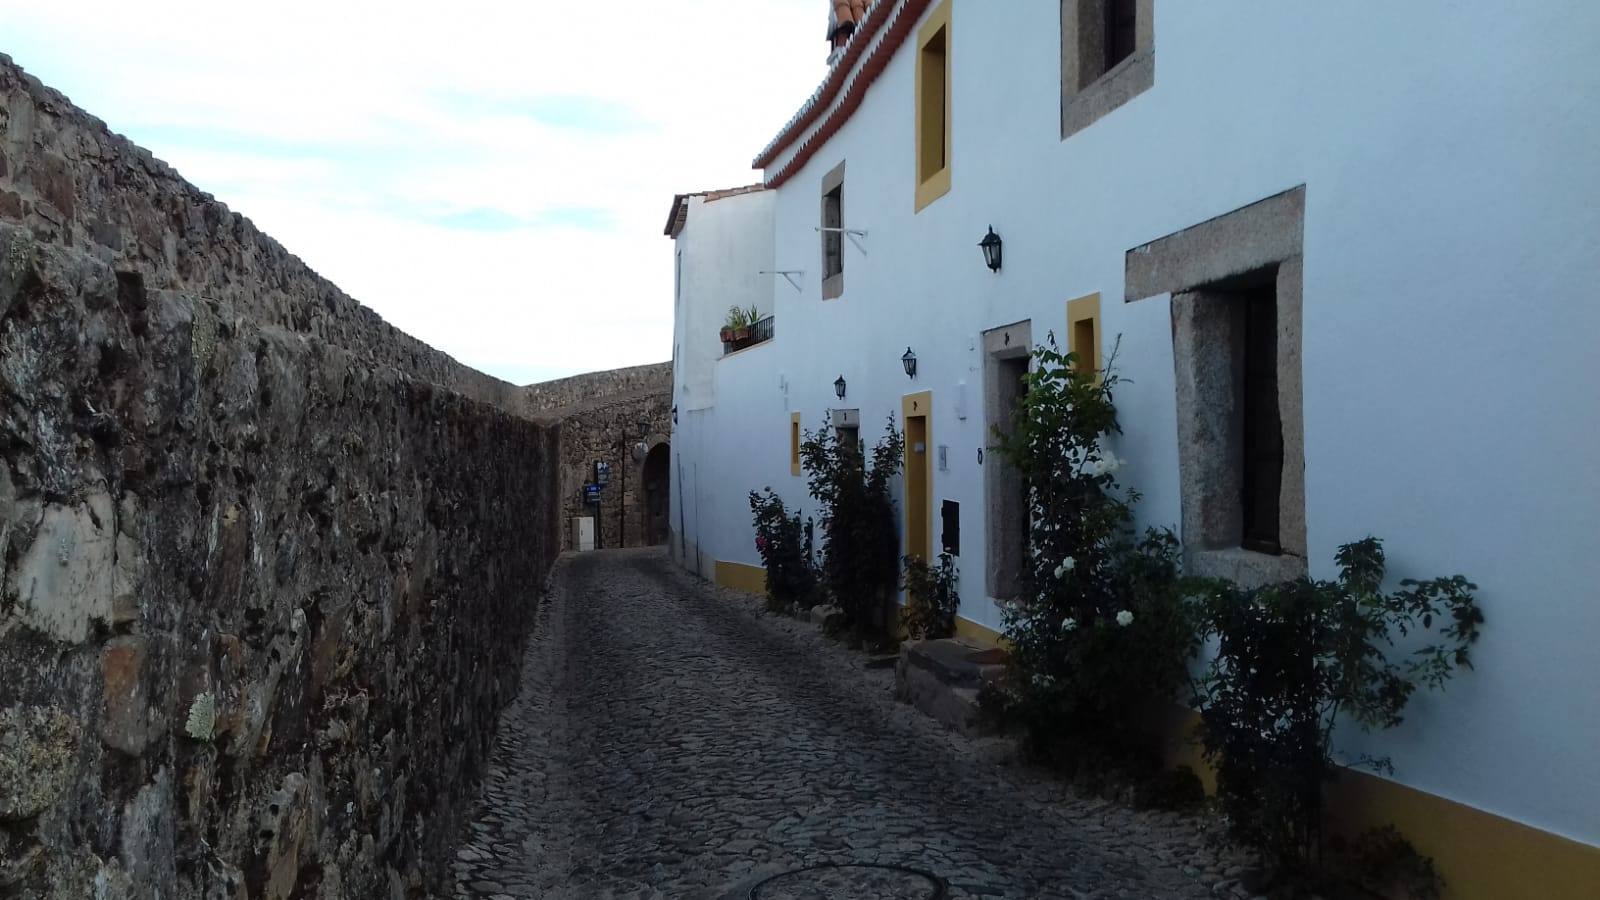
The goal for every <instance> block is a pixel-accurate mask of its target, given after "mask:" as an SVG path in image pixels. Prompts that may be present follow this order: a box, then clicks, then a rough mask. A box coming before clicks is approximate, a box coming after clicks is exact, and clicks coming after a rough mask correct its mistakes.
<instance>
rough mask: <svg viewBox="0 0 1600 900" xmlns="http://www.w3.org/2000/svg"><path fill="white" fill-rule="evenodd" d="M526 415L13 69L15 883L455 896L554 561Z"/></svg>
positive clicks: (193, 894) (30, 894) (6, 471)
mask: <svg viewBox="0 0 1600 900" xmlns="http://www.w3.org/2000/svg"><path fill="white" fill-rule="evenodd" d="M523 405H524V398H523V395H522V389H521V388H516V387H513V386H511V385H507V384H505V383H503V382H499V381H497V380H495V379H492V378H489V377H488V376H485V375H482V374H481V373H477V372H474V371H473V370H471V369H468V368H466V367H464V366H461V365H459V364H458V363H456V362H455V361H454V360H452V359H450V358H449V357H448V356H446V355H444V354H442V353H439V352H437V351H435V350H433V349H431V348H429V347H427V346H426V345H425V344H422V343H421V342H419V341H417V340H415V339H413V338H411V337H409V336H407V335H405V334H403V333H401V332H399V331H397V330H395V329H394V328H392V327H390V326H388V325H387V324H385V323H384V322H383V321H382V320H381V319H380V318H379V317H378V316H377V315H375V314H374V313H372V312H371V311H369V310H367V309H365V308H364V307H362V306H360V305H359V304H357V303H356V302H355V301H353V300H351V299H350V298H349V297H347V296H345V295H344V294H343V293H341V292H340V291H339V290H338V289H337V288H335V287H334V286H333V285H331V284H329V283H328V282H327V281H325V280H323V279H322V278H320V277H318V276H317V275H316V274H315V273H313V272H311V271H310V270H309V269H308V268H306V267H305V266H304V265H303V264H302V263H301V262H300V261H299V260H297V259H295V258H294V257H293V256H291V255H289V254H288V253H287V252H286V251H284V250H283V248H282V247H281V246H279V245H278V244H277V243H276V242H274V241H272V240H271V239H270V238H267V237H266V236H264V235H262V234H261V233H260V232H259V231H257V230H256V229H255V228H254V227H253V226H251V225H250V223H249V222H248V221H246V220H245V219H243V218H241V217H240V216H238V215H236V214H234V213H231V212H229V211H228V210H227V209H226V208H225V207H223V206H222V205H221V204H220V203H217V202H215V201H214V200H212V199H211V198H210V197H209V196H208V195H205V194H203V193H202V192H200V191H198V190H196V189H195V188H193V187H191V186H190V185H188V184H187V183H185V182H184V181H182V180H181V179H180V178H179V177H178V176H177V175H176V174H175V173H174V172H172V171H171V170H170V169H169V168H167V167H166V166H165V165H164V164H162V163H160V162H159V161H156V160H154V159H152V158H151V157H150V156H149V154H148V153H146V152H144V151H142V150H140V149H139V148H137V147H134V146H133V145H132V144H130V143H128V142H127V141H126V140H125V139H123V138H120V137H118V136H115V135H112V134H110V132H108V131H107V130H106V129H105V128H104V126H103V125H101V124H100V123H99V122H98V121H96V120H94V119H93V118H91V117H89V116H88V115H87V114H85V113H83V112H81V111H79V110H77V109H75V108H73V107H72V106H70V105H69V104H68V103H67V101H66V100H65V98H62V97H61V96H60V95H59V94H57V93H55V92H54V91H51V90H49V89H47V88H44V87H42V86H41V85H39V84H38V82H37V81H34V80H33V79H31V78H29V77H28V76H26V75H25V74H23V73H22V72H21V71H20V70H18V69H16V67H15V66H13V65H12V64H11V63H10V61H9V60H7V59H4V58H0V897H25V898H35V897H39V898H50V900H81V898H89V897H93V898H96V900H134V898H137V900H155V898H158V897H159V898H161V900H242V898H248V900H263V898H265V900H287V898H291V897H294V898H299V897H307V898H310V897H315V898H319V900H339V898H351V900H370V898H384V900H401V898H406V900H412V898H421V897H423V896H425V895H427V894H428V892H429V891H430V890H434V891H439V892H441V893H442V892H443V888H444V887H445V886H444V885H443V884H442V883H441V881H440V879H441V878H442V877H443V876H444V875H445V873H446V867H445V865H444V863H445V856H446V855H447V854H448V853H449V852H450V849H451V847H452V845H453V843H454V841H453V838H454V837H455V835H456V830H457V827H458V825H459V822H460V819H461V814H462V813H463V812H465V810H466V808H467V807H468V806H469V805H470V803H471V802H472V798H473V793H474V790H473V786H474V783H475V781H474V780H475V777H476V775H477V774H478V772H479V771H480V770H481V767H482V764H483V761H484V759H485V758H486V751H487V748H488V745H489V742H490V740H491V739H492V736H493V733H494V730H495V727H496V717H497V715H498V713H499V711H500V709H501V708H503V706H504V704H505V703H507V702H508V701H509V700H510V699H511V697H512V696H513V695H514V693H515V691H516V689H517V685H518V673H519V668H520V663H521V658H522V645H523V638H524V637H525V636H526V634H527V632H528V629H529V628H530V627H531V624H532V621H533V618H534V613H535V610H536V608H537V604H538V598H539V594H540V590H541V588H542V584H543V580H544V576H545V574H546V572H547V571H548V566H549V563H550V561H551V560H552V558H553V555H554V554H555V553H556V552H557V551H558V549H559V531H558V528H559V527H560V526H559V525H558V522H557V516H558V512H559V509H560V501H559V499H558V496H557V493H558V487H559V485H558V481H557V478H558V474H559V473H558V466H557V457H558V455H559V452H560V451H559V446H558V440H559V425H557V424H554V423H551V422H537V421H533V420H530V419H527V418H522V417H519V416H518V415H515V414H520V413H523V412H524V410H523ZM514 413H515V414H514Z"/></svg>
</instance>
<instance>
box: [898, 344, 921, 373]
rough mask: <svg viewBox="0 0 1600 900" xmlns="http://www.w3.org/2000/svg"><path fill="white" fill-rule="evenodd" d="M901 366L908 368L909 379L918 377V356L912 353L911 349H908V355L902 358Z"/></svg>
mask: <svg viewBox="0 0 1600 900" xmlns="http://www.w3.org/2000/svg"><path fill="white" fill-rule="evenodd" d="M900 365H902V366H905V367H906V377H907V378H916V377H917V355H916V354H915V353H912V352H911V348H910V347H907V348H906V355H905V356H902V357H900Z"/></svg>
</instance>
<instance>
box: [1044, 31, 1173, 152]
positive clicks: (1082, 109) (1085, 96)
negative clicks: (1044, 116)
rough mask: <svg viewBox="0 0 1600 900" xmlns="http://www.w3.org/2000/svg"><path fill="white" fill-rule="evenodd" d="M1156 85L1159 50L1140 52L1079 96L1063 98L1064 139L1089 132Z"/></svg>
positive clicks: (1062, 125) (1092, 83) (1062, 136)
mask: <svg viewBox="0 0 1600 900" xmlns="http://www.w3.org/2000/svg"><path fill="white" fill-rule="evenodd" d="M1155 83H1156V52H1155V48H1153V47H1150V48H1146V49H1144V50H1140V51H1138V52H1136V53H1134V54H1133V55H1132V56H1130V57H1128V58H1127V59H1125V60H1123V61H1122V62H1119V63H1117V64H1116V66H1114V67H1113V68H1112V69H1111V71H1109V72H1107V73H1105V74H1104V75H1101V76H1100V77H1099V78H1096V79H1095V80H1094V81H1093V82H1091V83H1090V84H1089V85H1088V86H1086V87H1084V88H1083V89H1082V90H1080V91H1078V92H1077V93H1076V94H1072V95H1070V96H1063V97H1062V98H1061V139H1062V140H1066V139H1067V138H1069V137H1072V136H1073V135H1075V134H1077V133H1078V132H1080V131H1082V130H1084V129H1085V128H1088V127H1089V126H1090V125H1093V124H1094V123H1095V122H1098V121H1099V120H1100V119H1102V118H1104V117H1105V116H1107V115H1109V114H1111V113H1112V112H1113V111H1114V110H1116V109H1117V108H1118V107H1120V106H1122V105H1123V104H1124V103H1127V102H1128V101H1129V100H1132V99H1133V98H1135V97H1137V96H1139V95H1140V94H1142V93H1144V92H1145V91H1147V90H1149V89H1150V88H1151V86H1153V85H1154V84H1155Z"/></svg>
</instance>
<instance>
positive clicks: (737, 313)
mask: <svg viewBox="0 0 1600 900" xmlns="http://www.w3.org/2000/svg"><path fill="white" fill-rule="evenodd" d="M740 329H743V330H744V332H745V334H744V335H742V336H741V335H740V334H739V331H740ZM749 333H750V323H749V320H747V319H746V318H745V314H744V310H742V309H740V308H739V307H737V306H730V307H728V318H727V321H725V322H723V323H722V332H721V337H722V342H723V343H724V344H734V343H738V342H739V341H742V340H744V338H745V337H748V336H749Z"/></svg>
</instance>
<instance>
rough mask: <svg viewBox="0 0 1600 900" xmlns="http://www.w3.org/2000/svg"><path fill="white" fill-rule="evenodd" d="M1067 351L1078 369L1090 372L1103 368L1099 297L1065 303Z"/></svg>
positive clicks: (1082, 298)
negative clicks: (1071, 355)
mask: <svg viewBox="0 0 1600 900" xmlns="http://www.w3.org/2000/svg"><path fill="white" fill-rule="evenodd" d="M1067 350H1068V351H1070V352H1071V353H1072V354H1073V356H1074V359H1075V360H1076V365H1077V367H1078V368H1080V369H1082V368H1085V367H1087V368H1088V370H1089V371H1091V372H1098V371H1100V370H1101V369H1102V368H1103V365H1102V364H1101V361H1100V295H1099V294H1090V295H1089V296H1087V297H1079V298H1078V299H1076V300H1072V301H1069V302H1068V303H1067Z"/></svg>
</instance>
